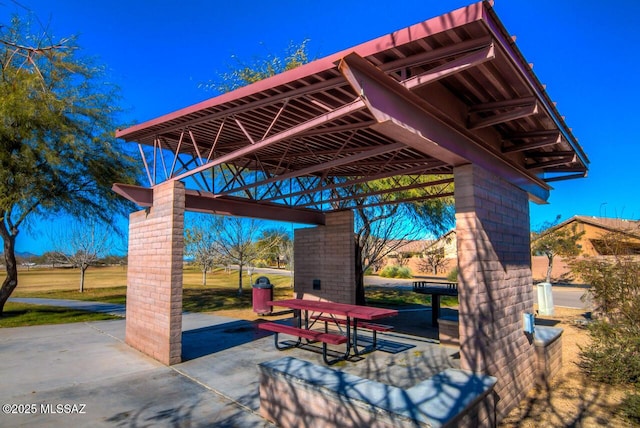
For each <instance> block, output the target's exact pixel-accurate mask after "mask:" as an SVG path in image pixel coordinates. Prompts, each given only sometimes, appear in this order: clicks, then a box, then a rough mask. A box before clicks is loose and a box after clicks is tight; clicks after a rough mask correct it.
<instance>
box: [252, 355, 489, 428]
mask: <svg viewBox="0 0 640 428" xmlns="http://www.w3.org/2000/svg"><path fill="white" fill-rule="evenodd" d="M259 369H260V414H261V415H262V416H263V417H265V418H266V419H268V420H270V421H272V422H274V423H275V424H276V425H278V426H281V427H298V426H340V427H361V426H376V427H388V428H391V427H393V428H405V427H455V426H493V422H495V420H494V416H495V413H494V412H495V397H494V394H492V393H491V392H492V390H493V388H494V385H495V383H496V378H495V377H492V376H487V375H482V374H475V373H471V372H468V371H464V370H458V369H447V370H445V371H443V372H441V373H438V374H437V375H435V376H433V377H431V378H429V379H427V380H425V381H423V382H420V383H418V384H417V385H415V386H413V387H411V388H408V389H403V388H398V387H395V386H391V385H387V384H383V383H380V382H377V381H374V380H370V379H364V378H361V377H359V376H355V375H352V374H348V373H345V372H342V371H337V370H333V369H330V368H328V367H324V366H318V365H316V364H313V363H310V362H308V361H302V360H298V359H296V358H292V357H285V358H280V359H277V360H274V361H267V362H264V363H261V364H259Z"/></svg>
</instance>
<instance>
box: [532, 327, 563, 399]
mask: <svg viewBox="0 0 640 428" xmlns="http://www.w3.org/2000/svg"><path fill="white" fill-rule="evenodd" d="M557 331H559V332H557ZM543 333H551V334H543ZM535 336H536V339H535V341H534V345H535V348H536V361H537V366H538V367H537V376H536V382H537V384H538V385H539V386H542V387H547V386H548V385H549V381H550V380H551V379H552V378H553V377H555V376H556V375H557V374H558V373H560V370H561V369H562V330H561V329H555V328H547V327H539V326H536V333H535ZM545 336H546V337H545Z"/></svg>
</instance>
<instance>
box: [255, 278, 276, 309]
mask: <svg viewBox="0 0 640 428" xmlns="http://www.w3.org/2000/svg"><path fill="white" fill-rule="evenodd" d="M252 298H253V312H255V313H257V314H258V315H269V314H270V313H271V311H272V310H273V307H272V306H270V305H268V304H267V302H268V301H270V300H273V285H272V284H271V282H270V281H269V278H267V277H266V276H261V277H259V278H258V279H257V280H256V283H255V284H253V296H252Z"/></svg>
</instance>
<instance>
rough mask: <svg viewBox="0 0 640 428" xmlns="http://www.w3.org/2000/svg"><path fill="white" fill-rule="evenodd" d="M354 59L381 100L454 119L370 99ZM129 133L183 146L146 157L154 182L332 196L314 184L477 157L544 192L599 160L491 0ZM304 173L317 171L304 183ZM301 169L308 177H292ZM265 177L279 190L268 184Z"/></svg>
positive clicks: (288, 198)
mask: <svg viewBox="0 0 640 428" xmlns="http://www.w3.org/2000/svg"><path fill="white" fill-rule="evenodd" d="M359 58H362V59H363V61H364V62H366V64H367V66H364V65H363V64H364V63H363V62H359V61H360V60H359ZM341 63H342V65H341V67H342V68H339V64H341ZM369 66H370V68H368V67H369ZM345 70H346V71H345ZM348 73H351V74H353V75H359V76H365V75H367V73H368V76H369V77H371V82H373V83H374V84H376V85H378V86H375V87H373V89H371V88H372V87H371V86H369V88H368V89H367V91H368V92H369V93H370V94H373V92H370V91H378V92H380V94H381V96H380V97H378V98H379V100H377V101H376V102H379V103H380V102H382V104H384V103H385V102H386V101H388V100H392V99H393V97H395V98H398V97H399V98H402V99H401V100H400V101H399V102H400V103H401V107H405V106H407V108H411V109H413V111H411V112H410V115H414V116H412V117H415V118H417V119H416V120H418V121H421V119H420V117H423V118H425V119H428V120H429V121H430V122H428V123H432V124H436V125H438V126H441V127H442V129H445V130H446V132H439V133H437V134H436V133H434V134H433V135H431V134H429V130H430V129H431V128H428V129H426V130H424V129H415V128H414V127H411V126H408V125H407V123H406V122H403V119H404V118H406V117H408V116H406V115H405V116H403V114H404V113H402V112H399V111H398V108H397V107H394V109H395V110H393V111H391V114H390V116H391V118H390V120H389V122H388V123H382V119H381V116H380V115H379V114H376V109H375V108H374V107H375V106H373V105H372V103H373V102H374V101H372V100H373V99H374V98H375V97H371V96H367V95H368V94H367V95H365V94H364V93H362V92H364V89H363V88H359V87H358V82H359V80H358V79H359V78H356V80H349V79H348ZM362 73H364V74H362ZM385 79H388V80H387V81H385ZM391 79H392V80H391ZM425 82H426V83H425ZM393 85H396V86H397V89H396V88H394V87H393ZM389 88H390V89H389ZM403 91H404V92H403ZM403 94H405V95H403ZM374 95H377V94H374ZM380 100H382V101H380ZM382 104H378V106H380V105H382ZM376 108H377V107H376ZM396 112H398V115H397V116H395V113H396ZM387 113H388V112H387ZM387 113H385V114H387ZM420 115H422V116H420ZM422 122H424V121H422ZM422 122H421V123H422ZM389 123H391V124H392V125H393V126H392V127H393V129H391V130H390V128H389V126H388V125H389ZM424 123H427V122H424ZM383 125H384V126H383ZM401 133H402V137H397V136H398V135H400V134H401ZM117 136H118V137H120V138H123V139H125V140H126V141H131V142H137V143H140V144H142V145H146V146H151V147H154V150H155V151H154V154H157V153H160V151H161V150H160V149H162V150H164V153H165V157H166V156H167V153H170V154H171V153H179V154H180V155H181V156H180V157H174V158H173V160H171V156H172V155H171V156H168V157H167V161H166V162H165V163H164V165H163V168H164V172H165V175H166V177H158V175H161V174H159V173H158V172H157V171H158V170H160V169H161V167H160V166H159V165H155V166H153V168H152V167H150V166H149V167H148V175H149V178H150V181H151V182H152V183H151V184H152V185H153V184H157V183H158V182H160V181H163V180H165V179H168V180H175V179H180V180H185V179H187V177H192V178H193V177H194V176H197V175H198V174H201V175H202V174H204V175H202V177H201V179H200V180H198V182H200V183H201V184H200V188H201V190H203V191H207V192H211V193H212V194H214V195H235V196H239V197H246V198H248V199H254V200H269V201H274V202H275V203H284V204H289V205H296V203H298V202H297V201H298V200H303V201H305V202H306V203H307V204H308V203H309V201H321V200H324V201H326V200H327V197H326V196H316V195H317V194H318V192H320V191H321V189H324V190H326V189H327V183H329V189H331V190H333V193H335V190H336V189H337V188H339V187H340V186H339V184H336V183H345V185H349V184H353V183H354V182H355V183H361V182H363V181H366V180H367V179H374V178H380V177H385V176H394V175H402V174H407V175H422V176H438V177H440V178H441V176H442V175H443V174H452V173H453V169H454V167H456V166H458V165H461V164H464V163H478V164H480V165H481V166H483V167H485V168H487V169H490V170H492V171H493V172H495V173H496V174H499V175H501V176H503V177H504V178H506V179H508V180H510V181H512V182H514V183H515V184H516V185H519V186H520V187H522V188H523V189H525V190H526V191H528V192H529V194H530V196H531V197H532V199H534V200H538V201H543V200H546V197H547V196H548V191H549V189H550V186H548V185H547V184H546V182H548V181H554V180H557V179H566V178H574V177H582V176H584V175H586V172H587V165H588V162H589V161H588V159H587V156H586V155H585V153H584V152H583V150H582V148H581V147H580V145H579V144H578V143H577V141H576V139H575V137H574V136H573V134H572V132H571V130H570V129H569V128H568V127H567V126H566V124H565V123H564V120H563V119H562V117H561V115H560V114H559V112H558V111H557V109H556V107H555V105H554V104H553V102H552V101H551V98H550V96H549V95H548V94H547V92H546V90H545V88H544V87H543V86H542V85H541V84H540V81H539V80H538V78H537V77H536V75H535V74H534V73H533V71H532V70H531V67H530V66H529V65H528V64H527V63H526V61H525V59H524V56H523V55H522V53H521V52H520V51H519V50H518V48H517V47H516V45H515V43H514V42H513V41H512V40H511V38H510V37H509V36H508V33H507V31H506V29H505V28H504V26H503V24H502V23H501V22H500V20H499V19H498V17H497V16H496V15H495V13H494V11H493V9H492V7H491V4H490V3H487V2H480V3H476V4H472V5H470V6H468V7H465V8H462V9H459V10H456V11H453V12H451V13H449V14H446V15H443V16H440V17H437V18H433V19H430V20H427V21H425V22H422V23H420V24H417V25H414V26H411V27H408V28H405V29H402V30H399V31H396V32H393V33H391V34H389V35H386V36H383V37H380V38H378V39H375V40H372V41H370V42H367V43H364V44H361V45H359V46H355V47H353V48H351V49H347V50H345V51H342V52H339V53H336V54H334V55H331V56H328V57H326V58H323V59H319V60H316V61H313V62H311V63H309V64H305V65H303V66H301V67H298V68H296V69H293V70H290V71H287V72H285V73H282V74H280V75H276V76H273V77H271V78H268V79H265V80H262V81H259V82H256V83H254V84H252V85H249V86H246V87H243V88H240V89H238V90H235V91H233V92H229V93H226V94H223V95H220V96H218V97H215V98H212V99H210V100H207V101H204V102H201V103H199V104H195V105H193V106H189V107H186V108H184V109H182V110H179V111H176V112H174V113H170V114H167V115H165V116H162V117H160V118H157V119H154V120H151V121H148V122H145V123H142V124H140V125H136V126H133V127H130V128H128V129H125V130H119V131H118V132H117ZM434 143H435V144H434ZM156 161H157V159H156ZM149 162H151V161H149ZM167 164H168V165H167ZM152 169H153V171H154V172H153V173H152V171H151V170H152ZM211 171H213V172H211ZM205 173H206V174H209V175H208V176H207V175H206V174H205ZM211 174H213V179H211V178H210V177H211ZM280 177H281V178H282V179H280ZM207 180H209V181H210V183H209V184H207V183H208V182H207ZM216 180H218V181H216ZM219 180H222V181H219ZM304 180H312V181H311V183H312V184H308V183H307V184H301V183H302V182H303V181H304ZM313 180H316V181H313ZM293 181H297V182H298V185H297V186H298V188H299V189H300V190H298V191H294V190H293V189H294V187H295V186H293V187H292V184H291V183H292V182H293ZM203 183H204V184H203ZM220 183H222V184H220ZM287 183H288V184H287ZM265 185H268V186H267V189H271V190H267V191H264V190H263V191H258V190H256V189H258V188H262V189H264V186H265ZM261 186H262V187H261ZM287 186H289V187H287ZM416 186H424V183H417V184H416ZM285 188H286V189H287V190H285ZM275 189H277V190H275ZM292 195H295V196H296V198H294V197H293V196H292ZM300 195H304V198H300V197H298V196H300ZM294 199H295V200H294Z"/></svg>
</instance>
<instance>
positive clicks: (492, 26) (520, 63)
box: [483, 2, 591, 169]
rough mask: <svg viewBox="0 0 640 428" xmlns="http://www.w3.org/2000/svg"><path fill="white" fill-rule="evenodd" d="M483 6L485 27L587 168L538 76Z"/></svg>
mask: <svg viewBox="0 0 640 428" xmlns="http://www.w3.org/2000/svg"><path fill="white" fill-rule="evenodd" d="M483 6H484V8H483V10H484V11H486V14H485V15H484V16H483V20H484V21H485V22H486V23H487V24H488V25H487V27H488V29H489V31H490V32H491V33H493V35H494V36H495V37H496V38H497V39H498V40H500V41H501V44H502V46H503V47H504V48H505V49H506V50H507V53H508V54H509V55H510V57H511V59H512V60H513V62H514V64H515V65H516V66H517V67H518V68H519V69H520V71H521V72H522V74H523V76H524V77H525V78H526V79H527V81H528V82H529V84H530V85H531V86H532V89H533V90H534V92H535V93H536V94H537V95H538V98H539V99H540V100H541V101H542V102H543V104H544V108H545V109H546V110H547V111H548V112H549V116H550V117H551V118H552V120H553V121H554V123H555V124H556V125H557V126H558V129H559V130H560V132H561V133H562V135H564V137H565V138H566V139H567V142H568V143H569V144H570V145H571V147H572V148H573V150H575V152H576V154H577V155H578V156H579V158H580V161H581V162H582V163H583V164H584V166H585V168H586V169H588V165H589V164H590V163H591V162H590V161H589V158H588V157H587V155H586V153H585V152H584V150H583V149H582V146H581V145H580V143H578V141H577V140H576V138H575V136H574V135H573V132H571V131H570V130H569V127H568V126H567V124H566V122H565V121H564V119H562V116H561V115H560V113H559V112H558V109H557V108H556V107H555V105H554V104H553V101H552V100H551V97H550V96H549V93H548V92H547V90H546V89H545V88H544V86H543V85H542V83H541V82H540V79H538V76H537V75H536V74H535V73H534V72H533V70H531V67H529V66H528V63H527V61H526V59H525V57H524V55H523V54H522V52H521V51H520V48H519V47H518V45H517V44H516V43H515V41H513V40H512V39H511V36H510V35H509V33H508V32H507V29H506V27H505V25H504V24H503V23H502V21H501V20H500V17H499V16H498V14H497V13H496V11H495V10H494V8H493V6H492V5H491V4H490V3H489V2H483ZM525 65H526V66H525Z"/></svg>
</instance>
